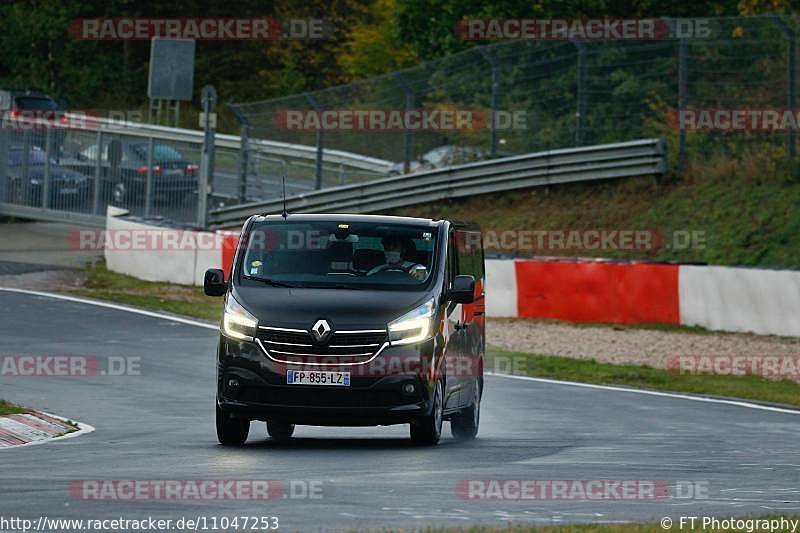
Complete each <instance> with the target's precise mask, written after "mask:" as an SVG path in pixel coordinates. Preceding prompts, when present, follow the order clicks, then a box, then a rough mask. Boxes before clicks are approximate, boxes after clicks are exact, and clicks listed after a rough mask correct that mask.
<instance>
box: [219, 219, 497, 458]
mask: <svg viewBox="0 0 800 533" xmlns="http://www.w3.org/2000/svg"><path fill="white" fill-rule="evenodd" d="M204 289H205V293H206V294H207V295H209V296H223V295H224V296H225V312H224V317H223V319H222V323H221V326H220V331H221V335H220V342H219V349H218V387H217V414H216V416H217V437H218V438H219V441H220V443H222V444H225V445H240V444H243V443H244V442H245V441H246V440H247V436H248V433H249V429H250V422H251V421H252V420H263V421H266V423H267V431H268V433H269V435H270V436H271V437H272V438H273V439H288V438H290V437H291V436H292V433H293V432H294V427H295V424H305V425H319V426H376V425H390V424H410V425H411V438H412V439H413V440H414V441H415V442H417V443H420V444H436V443H437V442H438V441H439V438H440V436H441V430H442V421H443V420H449V421H450V427H451V431H452V434H453V436H454V437H456V438H459V439H472V438H474V437H475V436H476V435H477V433H478V422H479V420H480V402H481V397H482V392H483V364H484V347H485V339H484V328H485V317H484V309H485V304H484V289H485V276H484V259H483V249H482V243H481V233H480V230H479V229H478V228H475V227H472V226H467V225H462V224H456V223H451V222H448V221H446V220H435V221H434V220H430V219H421V218H405V217H391V216H373V215H300V214H291V215H288V216H286V217H284V216H280V215H268V216H260V215H258V216H253V217H251V218H250V219H248V221H247V222H246V223H245V225H244V227H243V230H242V234H241V237H240V239H239V245H238V248H237V250H236V254H235V257H234V260H233V266H232V271H231V272H230V276H228V278H227V279H226V277H225V273H224V272H223V271H222V270H218V269H211V270H208V271H207V272H206V275H205V283H204Z"/></svg>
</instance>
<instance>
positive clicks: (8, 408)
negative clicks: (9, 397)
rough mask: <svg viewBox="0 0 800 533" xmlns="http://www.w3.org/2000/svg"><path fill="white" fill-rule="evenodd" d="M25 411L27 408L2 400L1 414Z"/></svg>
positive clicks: (14, 413) (15, 413)
mask: <svg viewBox="0 0 800 533" xmlns="http://www.w3.org/2000/svg"><path fill="white" fill-rule="evenodd" d="M24 412H25V408H23V407H20V406H19V405H16V404H13V403H11V402H7V401H5V400H0V416H4V415H18V414H20V413H24Z"/></svg>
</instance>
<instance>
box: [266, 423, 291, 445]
mask: <svg viewBox="0 0 800 533" xmlns="http://www.w3.org/2000/svg"><path fill="white" fill-rule="evenodd" d="M267 433H269V436H270V437H272V439H273V440H277V441H286V440H289V439H291V438H292V435H294V424H287V423H286V422H274V421H267Z"/></svg>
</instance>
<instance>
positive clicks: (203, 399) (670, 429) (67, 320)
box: [0, 291, 800, 531]
mask: <svg viewBox="0 0 800 533" xmlns="http://www.w3.org/2000/svg"><path fill="white" fill-rule="evenodd" d="M216 337H217V333H216V332H215V331H214V330H213V329H209V328H203V327H198V326H196V325H191V324H188V323H180V322H176V321H171V320H165V319H163V318H158V317H151V316H143V315H140V314H134V313H131V312H126V311H122V310H117V309H112V308H106V307H98V306H93V305H88V304H84V303H77V302H70V301H64V300H58V299H53V298H49V297H45V296H35V295H30V294H21V293H14V292H5V291H0V356H8V355H22V354H28V355H31V354H34V355H47V354H50V355H52V354H67V355H94V356H97V357H98V358H100V359H101V360H105V359H106V358H108V357H140V358H141V375H139V376H137V375H128V376H117V377H111V376H108V375H105V376H102V375H97V376H92V377H18V376H0V397H2V398H5V399H8V400H11V401H15V402H19V403H22V404H25V405H28V406H30V407H34V408H37V409H41V410H43V411H46V412H50V413H55V414H58V415H61V416H64V417H67V418H70V419H73V420H78V421H80V422H85V423H87V424H90V425H92V426H94V427H95V428H96V431H94V432H93V433H89V434H85V435H81V436H78V437H76V438H72V439H67V440H63V441H56V442H51V443H47V444H44V445H40V446H32V447H25V448H19V449H9V450H3V451H0V464H2V467H0V516H3V517H22V518H30V519H38V517H40V516H43V515H44V516H47V517H49V518H56V517H59V518H77V519H90V518H91V519H98V518H119V517H123V518H133V519H142V518H147V517H150V516H152V517H158V518H164V519H173V520H175V519H178V518H180V517H190V518H196V517H199V516H206V517H211V516H216V517H223V516H227V517H233V516H237V515H238V516H242V515H246V516H277V517H278V518H279V519H280V525H281V530H285V531H315V530H319V529H332V528H341V529H356V528H370V527H406V528H409V527H411V528H413V527H423V526H428V525H432V526H444V525H447V526H469V525H473V524H476V523H483V524H494V525H503V524H504V523H506V522H509V521H510V522H513V523H534V522H535V523H542V524H543V523H566V522H593V521H601V522H620V521H659V520H661V518H662V517H664V516H670V517H673V518H675V517H678V516H681V515H684V516H686V515H694V516H703V515H714V516H717V517H720V518H723V517H729V516H732V515H733V516H742V515H752V514H758V515H765V514H773V515H788V514H792V513H794V514H796V513H798V512H800V454H799V453H798V450H799V449H800V448H798V443H800V414H795V413H792V412H781V411H780V410H764V409H756V408H748V407H743V406H737V405H730V404H724V403H712V402H704V401H692V400H688V399H681V398H676V397H670V396H668V395H665V396H658V395H647V394H636V393H631V392H624V391H616V390H604V389H597V388H588V387H578V386H574V385H569V384H560V383H544V382H535V381H528V380H521V379H511V378H507V377H500V376H491V377H489V378H487V382H486V393H485V396H484V400H483V410H482V417H481V418H482V420H481V431H480V435H479V438H478V440H477V441H475V442H472V443H468V444H463V443H459V442H457V441H454V440H453V439H452V438H450V436H449V428H448V427H446V428H445V433H446V435H447V437H446V438H444V439H443V441H442V442H441V444H440V445H439V446H438V447H435V448H417V447H413V446H412V445H411V443H410V441H409V440H408V428H407V427H406V426H395V427H389V428H355V429H351V428H316V427H299V428H298V430H297V432H296V437H297V438H295V439H294V440H293V441H292V442H291V443H290V444H277V443H273V442H271V441H270V440H268V439H267V437H266V432H265V429H264V427H263V424H261V423H253V426H252V427H251V432H250V439H249V441H248V443H247V445H246V446H245V447H244V448H241V449H231V448H223V447H221V446H219V445H218V444H217V441H216V437H215V433H214V417H213V406H214V387H215V361H214V350H215V346H216ZM511 478H513V479H539V480H591V479H611V480H658V481H661V482H664V483H666V485H667V486H668V487H669V493H670V495H669V496H667V497H665V498H661V499H657V500H652V501H635V500H634V501H632V500H619V499H618V500H609V501H586V500H583V501H580V500H579V501H575V500H570V501H563V500H562V501H491V500H484V501H473V500H464V499H460V498H459V497H458V496H457V494H456V490H455V488H456V484H457V483H458V482H459V481H460V480H465V479H511ZM85 479H95V480H98V479H99V480H106V479H112V480H121V479H125V480H129V479H137V480H144V479H177V480H187V479H270V480H277V481H280V482H281V486H282V487H287V486H288V485H289V484H290V482H291V481H292V480H295V481H298V480H299V481H304V482H307V481H312V480H313V481H317V480H321V481H322V497H321V498H317V499H307V498H288V497H287V498H284V497H282V496H281V497H279V498H277V499H275V500H270V501H266V502H265V501H260V502H254V501H212V502H207V501H203V502H197V501H138V502H137V501H85V500H81V499H76V498H74V497H72V496H71V494H70V491H69V487H70V485H71V483H73V482H74V481H77V480H85ZM679 483H680V486H681V487H684V488H685V487H705V488H706V489H707V492H708V494H707V495H705V494H701V497H699V498H696V497H678V496H679V495H678V494H677V492H678V489H677V484H679ZM298 486H300V485H298ZM287 492H288V491H287ZM287 492H284V493H283V496H288V494H287ZM684 492H685V491H684ZM701 492H702V491H701Z"/></svg>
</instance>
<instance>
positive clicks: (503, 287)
mask: <svg viewBox="0 0 800 533" xmlns="http://www.w3.org/2000/svg"><path fill="white" fill-rule="evenodd" d="M517 315H518V311H517V274H516V267H515V266H514V261H511V260H504V259H487V260H486V316H489V317H515V316H517Z"/></svg>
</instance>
